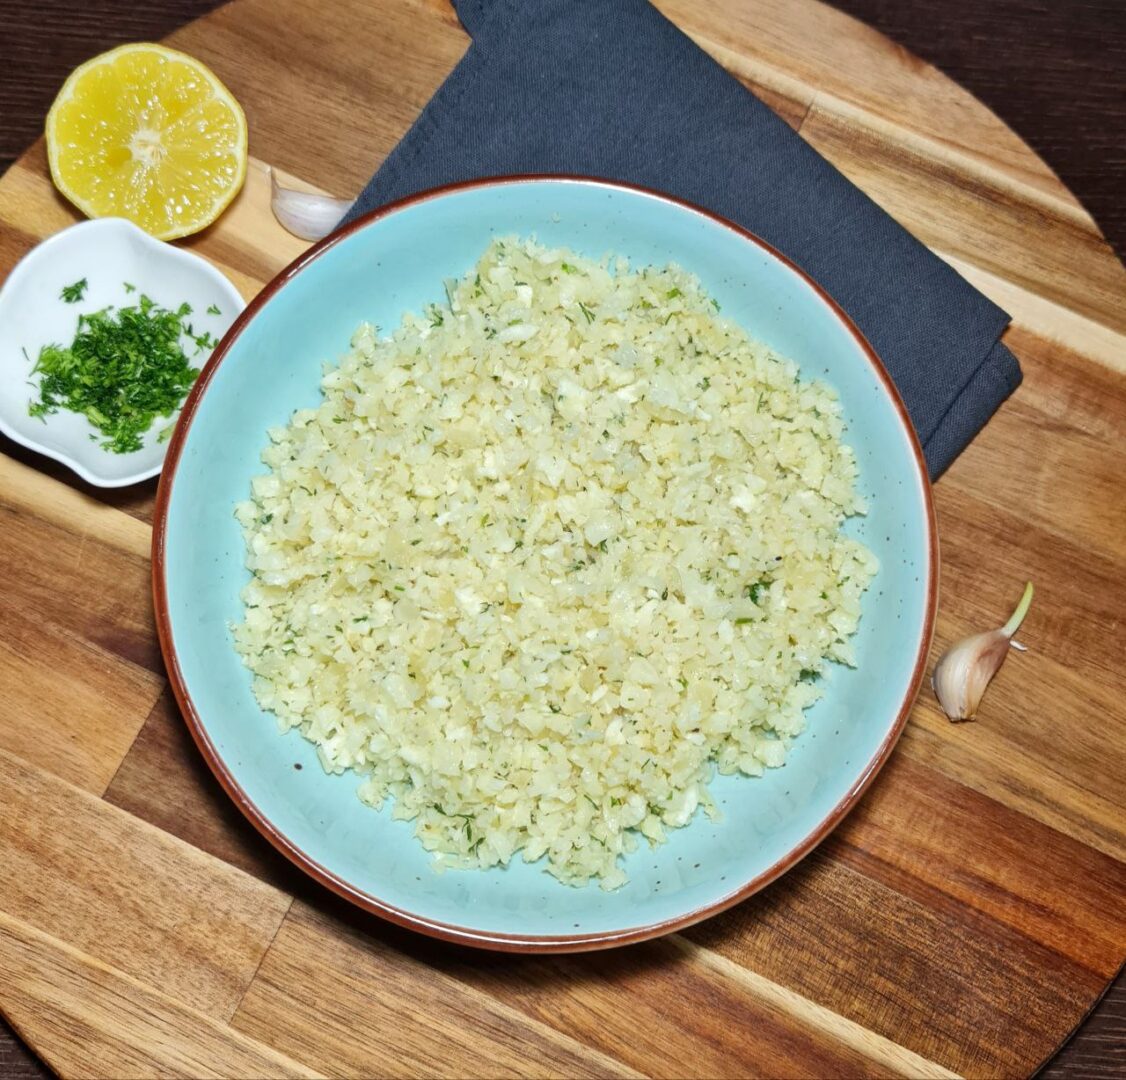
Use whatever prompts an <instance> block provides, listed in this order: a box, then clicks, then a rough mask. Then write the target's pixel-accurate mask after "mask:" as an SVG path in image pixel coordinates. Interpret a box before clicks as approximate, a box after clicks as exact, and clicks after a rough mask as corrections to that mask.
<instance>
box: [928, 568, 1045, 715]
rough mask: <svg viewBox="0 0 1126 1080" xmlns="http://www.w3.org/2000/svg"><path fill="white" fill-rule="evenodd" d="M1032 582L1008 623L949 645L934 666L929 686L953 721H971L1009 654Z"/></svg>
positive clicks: (1027, 603) (1022, 617) (1028, 600)
mask: <svg viewBox="0 0 1126 1080" xmlns="http://www.w3.org/2000/svg"><path fill="white" fill-rule="evenodd" d="M1031 603H1032V582H1031V581H1030V582H1029V583H1028V584H1027V585H1025V587H1024V595H1023V596H1021V598H1020V603H1019V604H1018V605H1017V607H1016V610H1015V611H1014V612H1013V614H1012V616H1011V617H1010V618H1009V621H1008V622H1007V623H1005V625H1004V626H1001V627H998V629H996V630H989V631H986V632H985V633H984V634H974V635H973V636H971V637H967V638H963V639H962V640H961V641H959V642H956V643H955V644H954V645H952V646H951V647H950V648H949V649H948V650H947V651H946V653H945V654H944V655H943V657H942V659H941V660H939V662H938V663H937V664H936V665H935V669H934V674H933V675H932V676H931V686H932V687H933V688H934V694H935V697H937V698H938V703H939V704H940V705H941V706H942V711H943V712H945V713H946V715H947V716H948V717H949V718H950V719H951V720H952V721H955V722H960V721H962V720H972V719H973V718H974V716H975V715H976V714H977V707H978V705H979V704H980V703H981V699H982V696H983V695H984V694H985V689H986V687H987V686H988V685H989V683H990V681H991V680H992V679H993V676H994V675H996V674H997V671H998V669H999V668H1000V667H1001V665H1002V664H1003V663H1004V661H1005V657H1006V656H1008V654H1009V648H1010V646H1012V645H1013V644H1014V642H1013V640H1012V637H1013V634H1015V633H1016V632H1017V629H1018V628H1019V627H1020V624H1021V623H1022V622H1023V621H1024V617H1025V615H1027V614H1028V608H1029V605H1030V604H1031Z"/></svg>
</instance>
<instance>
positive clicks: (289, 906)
mask: <svg viewBox="0 0 1126 1080" xmlns="http://www.w3.org/2000/svg"><path fill="white" fill-rule="evenodd" d="M111 805H114V804H111ZM126 813H128V811H126ZM262 842H263V843H265V840H263V841H262ZM196 850H197V851H203V849H202V848H196ZM204 854H205V855H206V854H208V853H207V852H204ZM212 857H214V856H212ZM216 861H217V862H222V861H223V860H222V859H218V860H216ZM224 865H226V866H230V865H231V864H230V863H224ZM244 872H245V871H244ZM251 876H253V875H251ZM259 880H261V879H259ZM286 895H288V894H286ZM294 899H295V898H294V897H292V896H290V897H289V903H288V904H286V906H285V914H284V915H282V917H281V919H279V920H278V925H277V926H276V927H275V928H274V932H273V934H272V935H271V936H270V941H269V944H268V945H267V946H266V947H265V948H264V949H263V950H262V955H261V956H260V957H258V963H257V964H255V966H254V974H253V975H251V976H250V978H249V979H247V981H246V986H244V987H243V990H242V993H241V994H239V999H238V1001H236V1002H235V1007H234V1008H233V1009H231V1012H230V1015H229V1016H227V1017H226V1021H227V1023H228V1024H230V1023H232V1022H233V1021H234V1018H235V1016H236V1014H237V1013H238V1011H239V1009H241V1008H242V1003H243V1002H244V1001H245V1000H246V995H247V994H248V993H249V992H250V988H251V987H252V986H253V985H254V980H255V979H257V978H258V972H260V971H261V970H262V965H263V964H264V963H265V962H266V957H267V956H269V955H270V950H271V949H272V948H273V947H274V942H275V941H277V940H278V934H280V933H281V931H282V927H283V926H285V920H286V919H288V918H289V913H290V912H291V911H292V910H293V904H294Z"/></svg>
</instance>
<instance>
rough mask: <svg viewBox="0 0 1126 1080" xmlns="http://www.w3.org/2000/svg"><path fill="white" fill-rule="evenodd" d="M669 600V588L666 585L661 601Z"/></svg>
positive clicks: (662, 591)
mask: <svg viewBox="0 0 1126 1080" xmlns="http://www.w3.org/2000/svg"><path fill="white" fill-rule="evenodd" d="M668 598H669V587H668V586H667V585H666V586H665V587H664V588H663V589H662V590H661V599H662V600H667V599H668Z"/></svg>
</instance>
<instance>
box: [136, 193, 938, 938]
mask: <svg viewBox="0 0 1126 1080" xmlns="http://www.w3.org/2000/svg"><path fill="white" fill-rule="evenodd" d="M509 233H518V234H522V235H534V236H536V237H537V238H538V239H539V240H540V241H542V242H543V243H546V244H550V245H566V246H569V247H572V248H574V249H576V250H578V251H580V252H582V253H583V254H585V255H589V256H594V257H597V256H600V255H602V254H604V253H606V252H615V253H620V254H624V255H627V256H629V258H630V259H631V260H633V261H634V263H635V264H642V263H653V264H658V265H663V264H665V263H668V262H670V261H673V262H676V263H679V264H680V265H681V266H682V267H684V268H685V269H687V270H689V271H692V272H693V273H695V274H697V275H698V276H699V277H700V279H701V281H702V283H703V286H704V288H705V289H706V290H707V291H708V293H710V294H711V295H713V296H715V297H716V298H717V299H718V300H719V301H720V303H721V304H722V306H723V311H724V314H725V315H728V316H730V317H731V318H733V319H735V320H737V321H738V322H739V323H741V324H742V325H743V326H744V327H745V328H746V329H747V330H748V332H749V333H750V334H751V335H752V336H753V337H755V338H758V339H760V340H762V341H765V342H766V343H768V344H769V345H770V346H772V347H773V348H774V349H776V350H777V351H779V352H780V353H782V354H784V355H785V356H788V357H792V358H794V359H795V360H797V361H798V362H799V363H800V364H801V365H802V368H803V372H804V373H805V374H806V375H810V376H812V375H815V376H818V377H820V378H824V379H825V380H826V381H828V382H829V383H830V384H831V385H833V386H834V387H836V389H837V391H838V392H839V394H840V397H841V400H842V402H843V406H844V412H845V416H846V418H847V421H848V425H849V430H848V435H847V438H848V441H849V442H851V444H852V445H853V447H854V448H855V449H856V452H857V457H858V460H859V464H860V471H861V487H862V490H863V492H864V493H865V494H866V495H867V496H868V498H869V501H870V505H871V510H870V513H869V514H868V515H867V517H865V518H863V519H859V520H855V521H854V522H853V523H852V525H853V526H854V532H855V534H856V535H858V536H859V537H861V538H862V539H863V540H864V542H865V543H866V544H867V545H868V546H869V547H870V548H872V549H873V550H874V551H875V553H876V555H877V556H878V557H879V560H880V565H881V570H880V573H879V576H878V577H877V578H876V581H875V583H874V585H873V587H872V588H871V590H870V591H869V593H868V595H867V596H866V598H865V601H864V611H863V618H862V620H861V626H860V631H859V633H858V635H857V639H856V646H857V655H858V665H857V667H856V669H855V670H846V669H843V668H837V669H835V670H833V671H832V673H831V675H830V676H829V679H828V687H827V692H826V695H825V697H824V699H823V700H822V701H821V702H820V703H818V704H817V705H816V706H815V707H814V708H813V709H812V710H811V711H810V713H809V716H808V721H809V724H808V728H807V730H806V732H805V734H803V735H802V736H801V737H800V738H799V739H798V740H797V742H796V744H795V745H794V747H793V749H792V751H791V754H790V757H789V760H788V762H787V764H786V765H785V766H784V767H783V768H781V769H776V770H772V771H769V772H768V773H767V774H766V775H765V776H764V777H762V778H761V779H753V780H752V779H747V778H738V777H719V778H717V779H716V780H715V782H714V784H713V788H712V790H713V792H714V794H715V796H716V799H717V801H718V803H719V806H720V808H721V809H722V811H723V817H722V820H721V821H718V822H712V821H709V820H708V819H707V818H705V817H703V815H697V817H696V818H695V819H694V820H693V821H692V822H691V823H690V825H689V826H688V827H687V828H684V829H677V830H673V831H672V833H671V838H670V840H669V842H668V843H667V844H665V845H663V846H662V847H660V848H657V849H655V850H651V849H649V848H648V846H647V845H642V846H641V848H639V850H638V851H637V852H636V853H634V854H633V855H631V856H629V857H628V858H627V860H626V863H625V868H626V870H627V871H628V873H629V876H630V881H629V884H628V885H626V886H624V887H623V888H621V889H619V890H618V891H616V892H612V893H607V892H603V891H602V890H600V889H599V888H597V887H596V886H591V887H588V888H585V889H575V888H570V887H567V886H565V885H560V884H559V883H558V882H556V881H555V879H554V878H552V877H551V876H549V875H548V874H547V873H546V872H545V871H544V870H543V868H542V865H533V866H528V865H525V864H523V863H522V862H521V861H520V860H515V861H514V863H513V865H512V866H511V867H510V868H508V869H507V870H503V871H499V870H498V871H490V872H482V871H472V872H458V871H450V872H447V873H444V874H438V873H436V872H435V871H434V870H433V869H432V868H431V864H430V860H429V857H428V855H427V854H426V852H425V851H424V850H423V848H422V846H421V845H420V844H419V843H418V841H417V840H415V839H414V837H413V833H412V825H411V824H410V823H407V822H400V821H393V820H392V818H391V814H390V811H389V809H385V810H384V811H383V812H381V813H376V812H375V811H373V810H371V809H370V808H368V807H367V806H365V805H364V804H362V803H361V802H360V800H359V799H358V798H357V797H356V794H355V789H356V787H357V785H358V782H359V781H358V779H357V778H356V777H355V776H353V775H351V774H346V775H344V776H326V775H325V773H324V772H323V771H322V770H321V768H320V766H319V764H318V761H317V757H316V754H315V752H314V750H313V747H312V746H311V745H310V744H309V743H307V742H306V741H305V740H304V739H302V738H301V736H300V735H298V734H297V733H293V732H291V733H290V734H288V735H285V736H279V735H278V733H277V728H276V726H275V721H274V719H273V717H272V716H270V715H267V714H265V713H263V712H262V711H261V710H260V709H259V708H258V705H257V704H256V702H255V700H254V697H253V695H252V694H251V688H250V677H249V675H248V673H247V671H246V669H245V668H244V667H243V666H242V664H241V663H240V661H239V659H238V657H237V656H236V654H235V651H234V649H233V647H232V643H231V637H230V633H229V631H228V624H229V623H230V622H231V621H234V620H237V619H238V618H239V616H240V603H239V598H238V594H239V589H240V588H241V586H242V585H243V583H244V581H245V580H246V579H247V572H246V570H245V569H244V566H243V540H242V536H241V533H240V530H239V527H238V525H237V523H236V522H235V519H234V517H233V515H232V508H233V507H234V504H235V503H236V502H237V501H239V500H241V499H244V498H246V497H247V494H248V490H249V484H250V478H251V477H252V476H254V475H255V474H257V473H260V472H262V471H264V470H263V466H262V465H261V464H260V462H259V453H260V452H261V450H262V447H263V445H264V443H265V441H266V436H265V432H266V429H267V428H268V427H271V426H273V425H277V424H284V423H285V422H286V421H287V420H288V418H289V416H290V414H291V413H292V412H293V410H294V409H297V408H302V407H308V406H313V405H315V404H317V402H318V400H319V397H320V393H319V389H318V387H319V381H320V375H321V364H322V362H323V361H325V360H335V359H336V358H337V357H338V356H339V355H340V354H342V353H343V352H345V351H346V350H347V349H348V343H349V338H350V336H351V334H352V331H353V330H354V329H355V327H356V326H357V324H358V323H360V322H361V321H362V320H368V321H370V322H374V323H377V324H379V325H381V326H383V327H394V326H396V325H397V324H398V322H399V320H400V318H401V316H402V314H403V313H404V312H405V311H407V310H408V309H413V310H417V309H419V308H421V307H422V306H423V305H424V304H426V303H429V302H431V301H440V300H441V299H442V297H443V287H442V280H443V279H444V278H447V277H457V276H460V275H461V274H463V273H464V272H465V271H466V270H467V269H468V268H469V267H470V266H472V265H473V264H474V263H475V262H476V260H477V258H478V257H479V255H480V254H481V252H482V251H483V250H484V248H485V246H486V245H487V243H488V242H489V239H490V237H491V236H493V235H494V234H502V235H503V234H509ZM153 556H154V558H153V582H154V592H155V601H156V611H157V620H158V627H159V630H160V636H161V645H162V647H163V649H164V657H165V660H166V662H167V664H168V668H169V672H170V674H171V678H172V684H173V687H174V689H175V691H176V694H177V697H178V699H179V702H180V706H181V709H182V710H183V713H184V716H185V718H186V720H187V722H188V725H189V727H190V728H191V730H192V734H193V736H194V737H195V739H196V742H197V743H198V744H199V746H200V749H201V750H202V751H203V753H204V756H205V757H206V758H207V760H208V762H209V764H210V765H211V768H212V769H213V770H214V771H215V773H216V775H217V776H218V778H219V780H220V781H221V782H222V784H223V785H224V787H225V788H226V789H227V791H228V792H229V793H230V795H231V796H232V798H233V799H234V800H235V801H236V803H238V805H239V806H240V807H241V809H242V810H243V812H244V813H245V814H246V815H247V816H248V817H249V818H250V819H251V821H253V822H254V824H255V825H256V826H257V827H258V828H259V830H260V831H261V832H262V833H263V834H264V835H265V836H266V837H267V838H268V839H269V840H270V841H271V842H272V843H273V844H275V846H277V847H278V848H279V849H280V850H281V851H282V852H284V853H285V854H286V855H287V856H288V857H289V858H291V859H292V860H293V861H294V862H295V863H297V864H298V865H299V866H301V867H302V868H303V869H304V870H306V871H308V872H309V873H310V874H312V875H313V876H314V877H315V878H317V879H318V880H320V881H321V882H323V883H324V884H326V885H328V886H329V887H331V888H333V889H335V890H336V891H337V892H339V893H341V894H343V895H344V896H346V897H348V898H349V899H351V900H353V901H355V902H356V903H357V904H359V905H360V906H362V907H364V908H366V909H368V910H370V911H373V912H375V913H377V914H379V915H382V916H384V917H386V918H389V919H392V920H393V921H395V922H398V923H400V924H402V925H405V926H409V927H412V928H414V929H417V930H421V931H423V932H425V933H429V934H433V935H435V936H437V937H444V938H447V939H451V940H456V941H461V942H465V943H468V944H472V945H481V946H486V947H492V948H499V949H511V950H539V951H549V950H561V951H562V950H579V949H591V948H601V947H606V946H609V945H615V944H621V943H624V942H627V941H636V940H640V939H642V938H646V937H652V936H656V935H658V934H662V933H667V932H669V931H670V930H674V929H676V928H678V927H682V926H686V925H688V924H690V923H693V922H696V921H698V920H700V919H702V918H705V917H707V916H708V915H711V914H714V913H716V912H718V911H721V910H723V909H724V908H726V907H729V906H730V905H731V904H733V903H736V902H737V901H738V900H740V899H742V898H744V897H746V896H749V895H750V894H751V893H752V892H754V891H756V890H757V889H759V888H761V887H762V886H763V885H765V884H766V883H767V882H769V881H771V880H773V879H774V878H775V877H777V876H778V875H779V874H781V873H782V872H783V871H784V870H786V869H788V868H789V867H790V866H792V865H793V864H794V863H795V862H796V861H797V860H798V859H800V858H801V857H802V856H803V855H805V854H806V853H807V852H809V851H810V850H811V849H812V848H813V846H814V845H815V844H817V843H818V842H819V841H820V840H822V839H823V838H824V837H825V836H826V835H827V833H828V832H829V831H830V830H831V829H832V828H833V827H834V826H835V825H836V824H837V822H839V821H840V820H841V818H842V817H843V816H844V814H845V813H847V811H848V810H849V809H850V808H851V807H852V805H853V804H854V803H855V801H856V800H857V798H858V797H859V796H860V794H861V793H862V792H863V790H864V788H865V787H866V786H867V784H868V783H869V782H870V781H871V780H872V778H873V776H874V775H875V773H876V772H877V770H878V769H879V768H880V766H881V765H882V764H883V762H884V761H885V760H886V758H887V757H888V755H889V754H890V753H891V750H892V747H893V746H894V744H895V741H896V739H897V737H898V735H899V732H900V730H901V729H902V727H903V725H904V723H905V721H906V718H907V714H908V712H909V710H910V707H911V704H912V702H913V701H914V698H915V695H916V693H917V691H918V687H919V683H920V681H921V679H922V675H923V670H924V666H925V661H926V656H927V651H928V648H929V644H930V637H931V630H932V626H933V622H934V611H935V596H936V584H937V573H938V566H937V546H936V540H935V526H934V514H933V507H932V504H931V497H930V486H929V483H928V481H927V476H926V470H925V468H924V465H923V459H922V455H921V454H920V451H919V447H918V444H917V442H916V440H915V437H914V435H913V433H912V432H911V429H910V426H909V424H908V422H907V419H906V414H905V412H904V409H903V406H902V404H901V402H900V401H899V398H898V396H897V395H896V393H895V391H894V389H893V388H892V385H891V383H890V381H889V380H888V377H887V375H886V374H885V372H884V370H883V368H882V367H881V365H880V364H879V362H878V361H877V360H876V358H875V356H874V354H873V353H872V351H871V349H870V348H869V347H868V345H867V344H866V343H865V342H864V340H863V339H862V338H861V337H860V335H859V333H858V332H857V331H856V330H855V329H854V328H853V327H852V326H851V324H850V323H849V322H848V321H847V320H846V319H845V318H844V316H843V315H842V314H841V313H840V311H839V310H838V309H837V308H836V306H835V305H834V304H833V303H832V301H831V300H829V299H828V298H827V297H826V296H825V295H824V294H823V293H821V291H820V290H819V289H818V288H817V287H816V286H815V285H813V284H812V283H811V282H810V281H809V280H808V279H806V278H805V277H804V276H803V275H802V274H801V272H800V271H798V270H797V269H796V268H794V267H793V266H791V265H790V264H789V263H788V262H786V261H785V260H784V259H783V258H782V257H781V256H779V255H778V254H777V253H775V252H773V251H772V250H770V249H769V248H768V247H767V246H766V245H764V244H762V243H761V242H760V241H758V240H756V239H755V238H754V237H752V236H750V235H748V234H747V233H744V232H742V231H741V230H739V229H737V228H736V227H734V226H732V225H730V224H728V223H726V222H724V221H722V220H720V219H718V218H715V217H713V216H711V215H709V214H707V213H705V212H702V211H699V210H696V209H693V208H691V207H688V206H686V205H683V204H680V203H677V202H675V201H673V200H671V199H669V198H667V197H665V196H661V195H657V194H654V193H651V192H646V191H640V190H635V189H632V188H627V187H623V186H620V185H614V184H608V183H601V182H595V181H588V180H580V179H568V178H517V179H512V180H501V181H487V182H479V183H472V184H466V185H461V186H457V187H453V188H448V189H444V190H441V191H438V192H434V193H429V194H426V195H422V196H419V197H417V198H414V199H411V200H407V201H405V202H402V203H399V204H396V205H394V206H392V207H390V208H388V209H386V210H384V211H381V212H379V213H377V214H376V215H374V216H371V217H369V218H367V219H366V220H363V221H361V222H358V223H357V224H355V225H353V226H351V227H350V228H348V229H346V230H344V231H342V232H340V233H338V234H336V235H334V236H332V237H330V238H329V239H327V240H326V241H324V242H322V243H321V244H319V245H318V246H316V247H315V248H313V249H312V250H311V251H310V252H309V253H308V254H307V255H305V256H304V257H302V258H301V259H299V260H298V261H297V262H296V263H295V264H294V265H293V266H291V267H290V268H289V269H288V270H286V271H284V272H283V273H282V274H281V275H279V277H278V278H277V279H275V280H274V281H273V282H272V283H271V284H270V285H269V286H267V287H266V288H265V289H264V290H263V291H262V293H261V295H260V296H259V297H258V298H257V299H256V300H255V301H254V303H252V304H251V305H250V307H249V308H248V309H247V310H246V312H245V313H244V314H243V315H242V317H241V318H240V319H239V320H238V322H237V323H236V324H235V325H234V326H233V327H232V328H231V330H230V332H229V333H228V334H227V336H226V338H225V339H224V340H223V342H222V344H221V345H220V346H219V348H218V349H217V350H216V352H215V355H214V357H213V359H212V361H211V363H210V364H209V365H208V367H207V369H206V371H205V372H204V374H203V375H202V376H201V378H200V379H199V381H198V383H197V385H196V388H195V389H194V391H193V393H192V395H191V397H190V398H189V400H188V402H187V404H186V406H185V408H184V411H183V419H182V420H181V422H180V424H179V426H178V428H177V431H176V435H175V436H174V439H173V442H172V445H171V447H170V449H169V453H168V460H167V464H166V466H165V471H164V476H163V479H162V481H161V486H160V493H159V499H158V507H157V520H156V527H155V536H154V547H153Z"/></svg>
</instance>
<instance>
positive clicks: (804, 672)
mask: <svg viewBox="0 0 1126 1080" xmlns="http://www.w3.org/2000/svg"><path fill="white" fill-rule="evenodd" d="M819 674H820V673H819V672H817V671H815V670H814V669H813V668H802V669H801V672H800V674H799V675H798V680H799V681H800V682H815V681H816V680H817V678H818V676H819Z"/></svg>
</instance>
